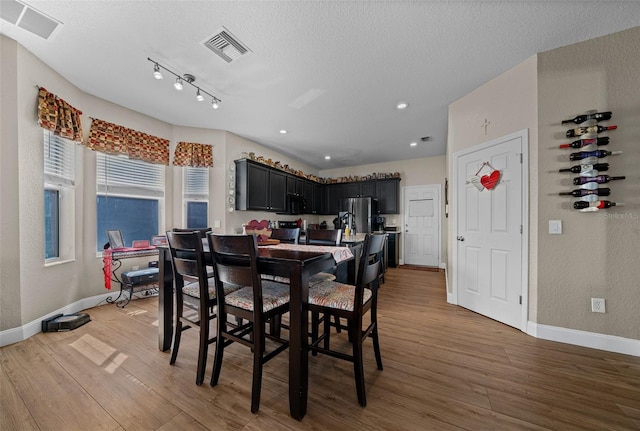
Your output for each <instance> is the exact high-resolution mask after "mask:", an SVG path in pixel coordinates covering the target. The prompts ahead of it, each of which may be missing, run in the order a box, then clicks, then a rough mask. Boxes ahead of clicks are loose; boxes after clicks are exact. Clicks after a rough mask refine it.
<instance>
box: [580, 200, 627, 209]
mask: <svg viewBox="0 0 640 431" xmlns="http://www.w3.org/2000/svg"><path fill="white" fill-rule="evenodd" d="M617 205H619V204H617V203H615V202H611V201H595V202H583V201H578V202H574V203H573V207H574V208H575V209H577V210H582V209H585V208H597V209H599V210H601V209H604V208H611V207H615V206H617Z"/></svg>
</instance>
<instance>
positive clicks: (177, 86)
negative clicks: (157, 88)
mask: <svg viewBox="0 0 640 431" xmlns="http://www.w3.org/2000/svg"><path fill="white" fill-rule="evenodd" d="M173 86H174V87H175V89H176V90H178V91H180V90H182V79H180V78H176V83H175V84H173Z"/></svg>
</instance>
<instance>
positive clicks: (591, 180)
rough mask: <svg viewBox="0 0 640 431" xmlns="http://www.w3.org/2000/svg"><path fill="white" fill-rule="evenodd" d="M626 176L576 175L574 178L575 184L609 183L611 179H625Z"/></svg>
mask: <svg viewBox="0 0 640 431" xmlns="http://www.w3.org/2000/svg"><path fill="white" fill-rule="evenodd" d="M625 178H626V177H625V176H621V177H610V176H609V175H596V176H595V177H575V178H574V179H573V184H575V185H579V184H584V183H598V184H604V183H608V182H609V181H614V180H624V179H625Z"/></svg>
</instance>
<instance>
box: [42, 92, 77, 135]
mask: <svg viewBox="0 0 640 431" xmlns="http://www.w3.org/2000/svg"><path fill="white" fill-rule="evenodd" d="M81 115H82V111H79V110H78V109H76V108H74V107H73V106H71V105H69V104H68V103H67V102H65V101H64V100H62V99H61V98H59V97H58V96H56V95H55V94H53V93H49V92H48V91H47V90H46V89H44V88H42V87H40V90H39V91H38V124H39V125H40V127H42V128H45V129H47V130H51V131H52V132H53V134H54V135H58V136H61V137H63V138H67V139H70V140H72V141H76V142H82V124H81V123H80V116H81Z"/></svg>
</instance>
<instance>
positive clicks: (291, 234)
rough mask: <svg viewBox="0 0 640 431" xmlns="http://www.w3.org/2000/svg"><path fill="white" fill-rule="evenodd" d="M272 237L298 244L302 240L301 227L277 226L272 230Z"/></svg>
mask: <svg viewBox="0 0 640 431" xmlns="http://www.w3.org/2000/svg"><path fill="white" fill-rule="evenodd" d="M271 238H272V239H277V240H280V242H286V243H290V244H298V242H299V241H300V228H299V227H296V228H276V229H272V230H271Z"/></svg>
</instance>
